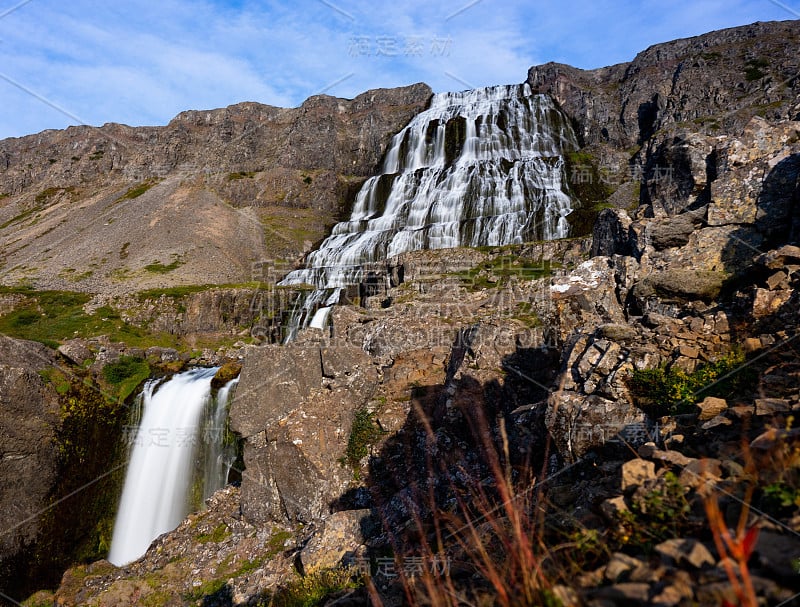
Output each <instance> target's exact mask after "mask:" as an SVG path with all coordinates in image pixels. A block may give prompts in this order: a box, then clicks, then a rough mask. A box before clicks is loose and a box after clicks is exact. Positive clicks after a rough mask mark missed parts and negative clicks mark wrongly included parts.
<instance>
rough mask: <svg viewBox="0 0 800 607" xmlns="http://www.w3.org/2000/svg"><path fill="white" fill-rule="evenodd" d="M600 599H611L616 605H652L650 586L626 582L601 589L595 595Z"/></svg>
mask: <svg viewBox="0 0 800 607" xmlns="http://www.w3.org/2000/svg"><path fill="white" fill-rule="evenodd" d="M593 596H594V597H595V598H598V599H609V600H611V601H614V604H615V605H648V604H649V603H650V600H649V599H650V584H642V583H636V582H626V583H623V584H614V585H613V586H608V587H606V588H599V589H598V590H596V591H595V592H594V593H593Z"/></svg>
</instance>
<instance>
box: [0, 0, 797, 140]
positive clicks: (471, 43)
mask: <svg viewBox="0 0 800 607" xmlns="http://www.w3.org/2000/svg"><path fill="white" fill-rule="evenodd" d="M796 18H800V0H784V1H778V0H725V1H722V0H688V1H683V0H676V1H675V2H672V3H671V4H667V3H664V2H656V1H655V0H645V1H641V2H632V1H618V2H609V1H606V0H595V1H593V2H584V1H577V0H559V1H557V2H553V1H549V0H540V1H538V2H535V1H530V0H528V1H522V0H507V1H499V0H477V1H476V0H439V1H438V2H432V1H431V0H408V1H406V2H402V1H397V0H395V1H392V2H382V1H377V0H373V1H370V0H298V1H296V2H277V1H269V0H267V1H263V0H262V1H259V0H238V1H237V0H226V1H223V0H217V1H213V0H205V1H199V0H191V1H190V0H158V1H157V2H152V0H151V1H147V0H128V1H127V2H96V1H94V2H90V1H88V0H72V1H71V2H69V3H66V2H64V1H63V0H0V139H1V138H5V137H16V136H21V135H25V134H29V133H35V132H38V131H41V130H44V129H49V128H65V127H67V126H69V125H70V124H80V123H84V124H91V125H101V124H103V123H106V122H121V123H125V124H130V125H134V126H138V125H145V124H149V125H160V124H166V123H167V122H168V121H169V120H170V119H171V118H172V117H173V116H174V115H175V114H177V113H178V112H181V111H183V110H186V109H207V108H215V107H223V106H226V105H229V104H232V103H237V102H240V101H259V102H261V103H267V104H272V105H279V106H285V107H293V106H297V105H299V104H300V103H302V101H303V100H304V99H306V98H307V97H309V96H311V95H314V94H318V93H327V94H330V95H336V96H340V97H354V96H355V95H357V94H358V93H360V92H363V91H365V90H367V89H370V88H378V87H392V86H401V85H405V84H411V83H414V82H420V81H423V82H427V83H428V84H430V85H431V86H432V87H433V89H434V90H435V91H446V90H461V89H465V88H472V87H479V86H487V85H491V84H500V83H504V84H507V83H515V82H521V81H523V80H524V79H525V77H526V72H527V69H528V67H530V66H531V65H535V64H538V63H544V62H546V61H560V62H564V63H569V64H572V65H575V66H577V67H582V68H593V67H600V66H604V65H610V64H613V63H619V62H622V61H629V60H630V59H632V58H633V57H634V55H635V54H636V52H638V51H640V50H643V49H644V48H646V47H647V46H649V45H651V44H655V43H658V42H664V41H667V40H671V39H674V38H682V37H687V36H693V35H697V34H701V33H704V32H706V31H710V30H714V29H721V28H725V27H732V26H736V25H744V24H747V23H752V22H754V21H771V20H785V19H796Z"/></svg>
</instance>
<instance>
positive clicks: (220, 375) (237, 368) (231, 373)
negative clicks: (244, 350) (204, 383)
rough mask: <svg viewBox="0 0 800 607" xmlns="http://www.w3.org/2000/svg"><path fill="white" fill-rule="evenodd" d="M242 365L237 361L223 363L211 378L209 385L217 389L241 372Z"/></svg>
mask: <svg viewBox="0 0 800 607" xmlns="http://www.w3.org/2000/svg"><path fill="white" fill-rule="evenodd" d="M241 371H242V365H241V364H239V363H225V364H224V365H222V366H221V367H220V368H219V369H218V370H217V372H216V373H215V374H214V377H213V378H212V379H211V387H212V388H214V389H219V388H221V387H222V386H224V385H225V384H227V383H228V382H229V381H231V380H232V379H234V378H235V377H237V376H238V375H239V373H241Z"/></svg>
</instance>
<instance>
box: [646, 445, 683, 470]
mask: <svg viewBox="0 0 800 607" xmlns="http://www.w3.org/2000/svg"><path fill="white" fill-rule="evenodd" d="M649 459H654V460H656V461H658V462H661V463H662V464H669V465H670V466H677V467H680V468H682V467H684V466H687V465H689V464H690V463H691V462H693V461H694V460H693V459H692V458H691V457H686V456H685V455H684V454H683V453H681V452H679V451H662V450H661V449H655V450H654V451H653V452H652V454H651V455H650V457H649Z"/></svg>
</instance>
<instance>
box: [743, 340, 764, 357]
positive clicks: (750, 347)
mask: <svg viewBox="0 0 800 607" xmlns="http://www.w3.org/2000/svg"><path fill="white" fill-rule="evenodd" d="M742 349H743V350H744V351H745V352H748V353H749V352H757V351H758V350H760V349H761V340H760V339H758V337H748V338H746V339H745V340H744V341H743V342H742Z"/></svg>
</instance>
